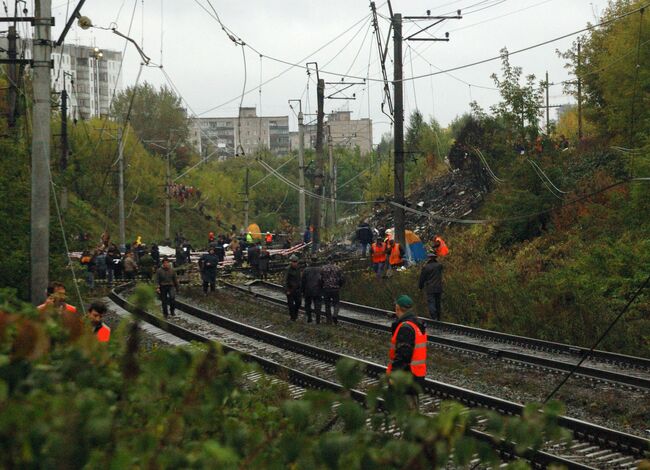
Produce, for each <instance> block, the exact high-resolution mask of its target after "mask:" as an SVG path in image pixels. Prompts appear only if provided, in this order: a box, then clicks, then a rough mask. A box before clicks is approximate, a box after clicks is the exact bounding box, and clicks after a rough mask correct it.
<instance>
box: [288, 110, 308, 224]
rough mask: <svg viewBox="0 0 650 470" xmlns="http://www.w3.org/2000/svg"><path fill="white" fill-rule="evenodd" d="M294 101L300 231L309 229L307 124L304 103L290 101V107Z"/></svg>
mask: <svg viewBox="0 0 650 470" xmlns="http://www.w3.org/2000/svg"><path fill="white" fill-rule="evenodd" d="M292 101H297V102H298V106H299V108H298V140H299V142H298V186H299V187H300V192H299V193H298V224H299V227H300V230H301V231H302V230H304V229H305V228H306V227H307V220H306V215H305V122H304V116H303V114H302V101H301V100H289V103H290V104H289V106H291V102H292Z"/></svg>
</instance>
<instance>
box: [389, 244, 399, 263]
mask: <svg viewBox="0 0 650 470" xmlns="http://www.w3.org/2000/svg"><path fill="white" fill-rule="evenodd" d="M399 247H400V245H399V243H395V245H394V246H393V249H392V250H391V252H390V258H389V259H388V262H389V263H390V265H391V266H394V265H396V264H402V256H401V255H400V254H399Z"/></svg>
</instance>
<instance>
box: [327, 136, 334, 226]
mask: <svg viewBox="0 0 650 470" xmlns="http://www.w3.org/2000/svg"><path fill="white" fill-rule="evenodd" d="M333 150H334V144H333V142H332V128H331V127H330V126H327V153H328V156H329V179H330V198H331V201H330V203H331V204H330V212H331V213H330V226H331V227H335V226H336V173H335V172H334V151H333Z"/></svg>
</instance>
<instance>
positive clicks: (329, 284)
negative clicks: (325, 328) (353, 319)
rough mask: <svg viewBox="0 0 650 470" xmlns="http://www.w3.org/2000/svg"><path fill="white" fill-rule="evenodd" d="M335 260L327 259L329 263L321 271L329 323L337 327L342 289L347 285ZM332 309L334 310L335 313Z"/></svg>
mask: <svg viewBox="0 0 650 470" xmlns="http://www.w3.org/2000/svg"><path fill="white" fill-rule="evenodd" d="M333 259H334V258H333V256H332V255H330V256H329V258H327V261H328V263H327V264H326V265H325V266H323V268H322V269H321V283H322V286H323V301H324V302H325V317H326V318H327V323H330V322H331V321H333V322H334V324H335V325H336V324H337V323H338V321H339V302H340V301H341V287H343V284H344V283H345V278H344V277H343V272H342V271H341V268H339V267H338V266H337V265H336V264H334V262H333ZM332 309H333V310H334V311H333V312H332ZM332 313H333V315H332Z"/></svg>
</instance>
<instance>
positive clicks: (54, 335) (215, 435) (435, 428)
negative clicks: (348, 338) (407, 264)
mask: <svg viewBox="0 0 650 470" xmlns="http://www.w3.org/2000/svg"><path fill="white" fill-rule="evenodd" d="M149 299H150V294H149V293H147V292H146V289H144V290H143V289H140V290H139V291H138V293H137V294H136V295H135V296H134V299H133V301H134V302H136V303H137V304H138V305H140V306H143V305H145V304H146V303H147V302H148V300H149ZM139 334H140V333H139V330H138V327H137V323H134V324H131V325H129V324H124V325H122V326H121V327H120V328H118V329H117V330H116V331H114V333H113V335H112V337H111V341H110V343H108V344H106V343H99V342H97V341H96V339H95V337H94V336H93V335H92V334H91V333H90V327H89V325H85V324H83V323H81V322H80V320H79V318H78V317H76V316H75V317H71V316H65V317H64V316H61V315H57V314H54V313H47V312H46V313H45V314H39V313H37V312H36V311H34V310H33V308H32V307H31V306H29V305H26V304H23V303H21V302H19V301H16V299H15V296H14V295H13V293H11V292H8V291H6V290H5V291H0V411H1V412H0V466H2V467H3V468H132V467H140V468H144V467H146V468H215V467H216V468H269V469H282V468H331V469H339V468H350V469H361V468H425V467H426V468H430V467H444V466H445V464H446V463H447V462H448V461H449V459H450V458H451V455H452V452H453V460H454V461H455V462H457V463H459V464H467V463H468V462H469V460H470V459H472V458H473V454H474V453H475V452H478V453H479V455H480V456H481V458H482V460H483V462H485V463H494V462H495V461H496V460H495V459H496V457H495V454H494V452H493V451H492V450H491V449H490V448H489V446H488V445H487V444H485V443H482V442H476V441H474V440H473V439H471V438H470V437H468V435H467V432H468V429H469V428H470V427H471V426H473V425H475V424H476V421H477V419H478V416H479V412H478V411H470V410H467V409H466V408H464V407H463V406H461V405H459V404H457V403H443V405H442V407H441V410H440V413H438V414H437V415H436V416H435V417H434V418H427V417H424V416H421V415H418V414H415V413H413V412H412V411H410V410H409V408H408V406H407V402H406V400H404V392H405V390H406V387H408V386H410V384H411V383H412V379H411V377H410V375H409V374H404V373H402V372H397V373H395V374H394V375H393V380H394V382H393V386H391V387H386V384H385V382H384V381H382V384H381V386H378V387H374V388H372V389H370V390H369V392H368V393H369V399H368V407H367V408H364V407H362V406H361V405H360V404H358V403H357V402H355V401H354V400H352V399H351V398H350V396H349V392H348V390H350V389H351V388H354V387H356V386H357V384H358V382H359V380H360V379H361V377H362V376H363V374H362V369H361V367H360V365H359V364H358V363H356V362H354V361H352V360H347V361H342V362H340V363H339V364H338V366H337V374H338V381H339V382H340V383H342V384H344V385H345V386H346V389H345V390H344V391H343V392H342V393H338V394H337V393H324V392H307V394H306V395H305V396H304V397H302V398H301V399H300V400H291V399H290V397H289V391H288V388H287V387H286V385H284V384H282V383H277V382H275V381H272V380H269V379H266V378H262V379H260V380H259V381H257V382H255V383H250V382H247V381H246V380H245V378H244V376H243V374H244V372H246V371H249V370H251V366H250V365H246V364H244V363H243V362H242V361H241V359H240V358H239V357H238V356H237V355H236V354H223V353H222V352H221V351H220V348H219V347H218V346H217V345H214V344H211V345H208V346H207V347H203V346H201V347H199V346H190V347H186V348H164V349H156V350H154V351H153V352H150V353H144V352H141V351H139V348H138V344H139V342H138V337H139ZM125 342H126V343H127V346H126V347H123V346H122V345H123V344H124V343H125ZM335 404H336V406H334V405H335ZM380 405H382V408H381V409H380ZM537 410H539V405H533V406H532V407H531V408H529V409H528V411H527V413H526V415H525V416H524V417H523V418H522V419H519V418H513V419H503V418H501V417H499V416H498V415H495V414H491V413H487V412H481V415H483V416H488V417H489V423H490V424H489V431H490V432H492V433H493V434H494V435H495V436H506V435H507V436H509V437H510V438H512V439H514V440H516V441H517V442H518V446H519V447H520V450H523V449H525V447H527V446H529V445H530V446H532V447H536V446H538V445H539V444H541V443H542V442H544V441H546V440H548V439H564V438H566V437H567V436H566V435H565V433H564V432H562V431H561V430H560V429H558V428H557V426H556V425H555V424H554V421H555V418H554V417H555V416H557V415H558V414H559V413H561V408H558V407H557V406H556V405H555V404H554V405H553V406H552V407H547V412H545V413H540V412H538V411H537ZM390 425H395V426H397V427H398V428H400V429H401V430H402V431H403V435H402V437H401V438H400V439H396V438H394V437H392V435H391V434H388V433H385V432H384V429H386V427H387V426H390ZM517 465H518V467H521V465H522V464H521V463H518V464H517Z"/></svg>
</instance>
